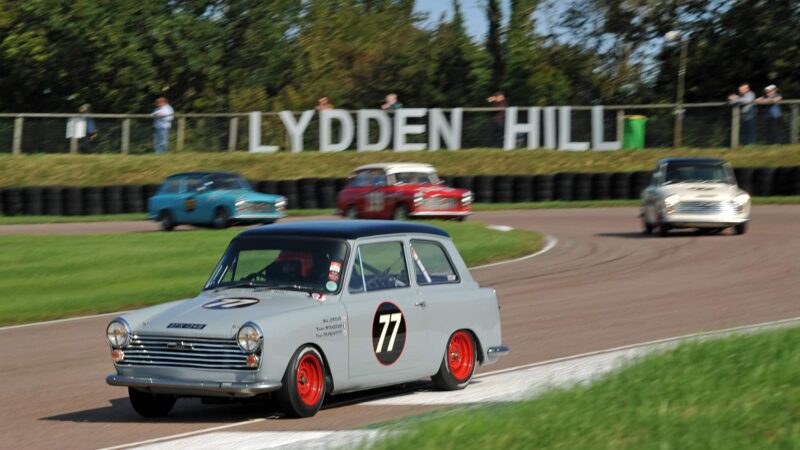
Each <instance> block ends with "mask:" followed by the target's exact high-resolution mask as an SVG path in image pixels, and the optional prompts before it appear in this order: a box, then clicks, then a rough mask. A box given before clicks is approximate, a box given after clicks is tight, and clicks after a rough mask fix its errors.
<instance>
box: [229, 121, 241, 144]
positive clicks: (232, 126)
mask: <svg viewBox="0 0 800 450" xmlns="http://www.w3.org/2000/svg"><path fill="white" fill-rule="evenodd" d="M238 137H239V118H238V117H231V120H230V121H229V122H228V151H229V152H232V151H234V150H236V140H237V138H238Z"/></svg>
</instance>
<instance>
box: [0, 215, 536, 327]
mask: <svg viewBox="0 0 800 450" xmlns="http://www.w3.org/2000/svg"><path fill="white" fill-rule="evenodd" d="M429 223H432V224H434V225H436V226H439V227H441V228H444V229H446V230H447V231H448V232H450V234H451V236H452V237H453V241H454V242H455V244H456V246H457V247H458V248H459V251H460V252H461V255H462V256H463V257H464V260H465V261H466V262H467V264H468V265H470V266H474V265H478V264H484V263H489V262H493V261H498V260H502V259H510V258H514V257H518V256H522V255H525V254H529V253H532V252H534V251H536V250H538V249H539V248H541V246H542V237H541V236H540V235H539V234H537V233H534V232H530V231H522V230H513V231H509V232H502V231H495V230H490V229H488V228H486V227H485V226H483V225H481V224H479V223H474V222H467V223H455V222H439V221H430V222H429ZM239 232H241V230H224V231H207V230H200V231H193V232H174V233H127V234H97V235H80V236H0V248H2V249H3V251H2V252H0V280H3V282H2V283H0V325H9V324H15V323H24V322H33V321H39V320H48V319H57V318H62V317H68V316H75V315H83V314H94V313H102V312H110V311H118V310H121V309H127V308H134V307H138V306H145V305H151V304H155V303H161V302H164V301H169V300H174V299H179V298H185V297H191V296H194V295H196V294H197V293H198V292H199V291H200V289H201V288H202V286H203V283H205V281H206V280H207V278H208V276H209V275H210V274H211V271H212V270H213V268H214V266H215V265H216V263H217V261H218V260H219V258H220V257H221V255H222V252H223V251H224V250H225V247H226V246H227V245H228V242H229V241H230V240H231V238H233V237H234V236H235V235H236V234H238V233H239Z"/></svg>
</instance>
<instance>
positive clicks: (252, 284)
mask: <svg viewBox="0 0 800 450" xmlns="http://www.w3.org/2000/svg"><path fill="white" fill-rule="evenodd" d="M260 286H261V285H260V284H258V283H256V282H255V281H251V280H240V281H236V282H234V283H231V284H223V285H216V286H214V287H211V288H209V289H215V290H222V289H234V288H243V287H260Z"/></svg>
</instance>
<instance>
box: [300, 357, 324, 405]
mask: <svg viewBox="0 0 800 450" xmlns="http://www.w3.org/2000/svg"><path fill="white" fill-rule="evenodd" d="M296 378H297V393H298V395H299V396H300V400H301V401H302V402H303V403H305V404H306V405H307V406H314V405H316V404H317V402H318V401H319V399H320V397H322V391H323V385H324V384H325V375H324V374H323V373H322V363H321V362H320V361H319V359H317V356H316V355H315V354H313V353H306V354H305V355H303V358H302V359H300V363H299V364H298V365H297V377H296Z"/></svg>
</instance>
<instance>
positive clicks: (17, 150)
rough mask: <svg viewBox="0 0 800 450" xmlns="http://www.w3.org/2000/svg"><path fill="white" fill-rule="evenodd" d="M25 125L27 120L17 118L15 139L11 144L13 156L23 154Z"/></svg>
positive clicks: (15, 121) (15, 120)
mask: <svg viewBox="0 0 800 450" xmlns="http://www.w3.org/2000/svg"><path fill="white" fill-rule="evenodd" d="M24 124H25V119H23V118H22V117H17V118H15V119H14V139H13V141H12V143H11V153H12V154H13V155H21V154H22V127H23V125H24Z"/></svg>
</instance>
